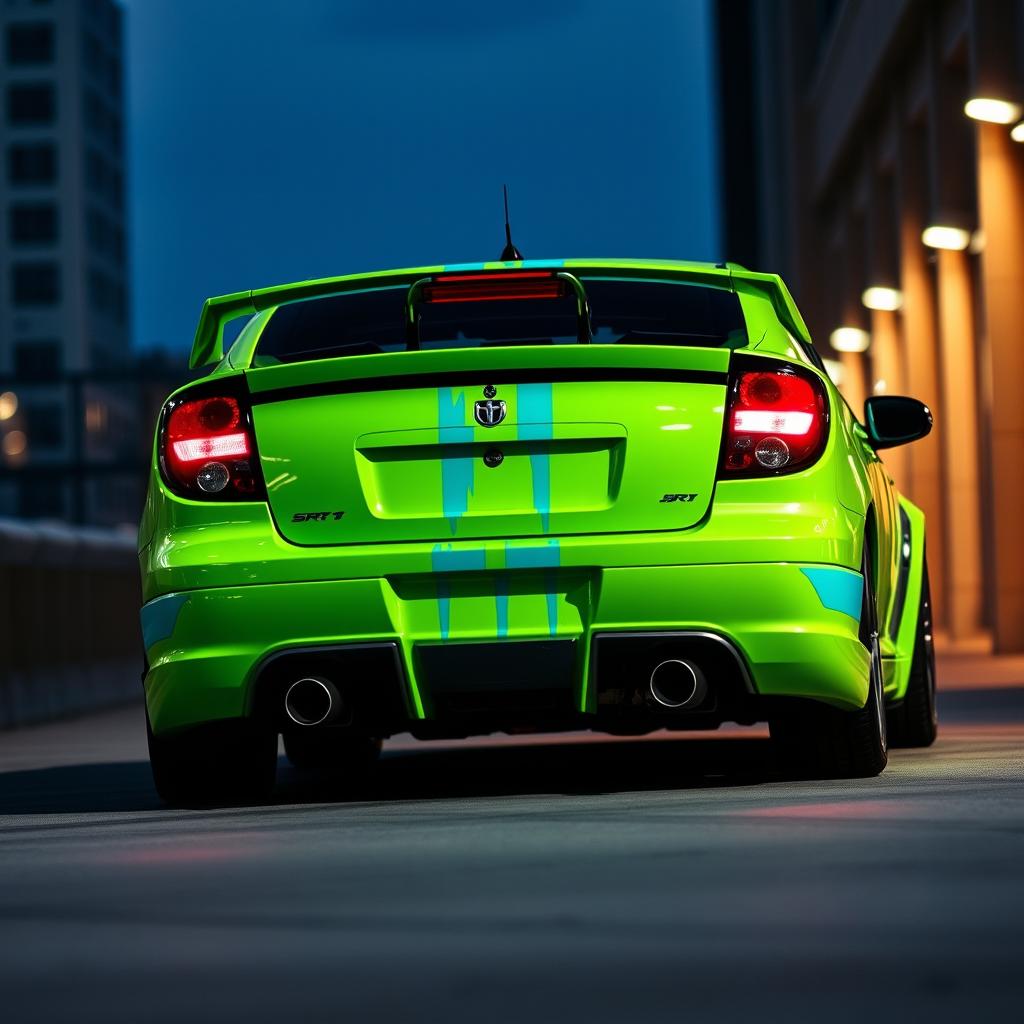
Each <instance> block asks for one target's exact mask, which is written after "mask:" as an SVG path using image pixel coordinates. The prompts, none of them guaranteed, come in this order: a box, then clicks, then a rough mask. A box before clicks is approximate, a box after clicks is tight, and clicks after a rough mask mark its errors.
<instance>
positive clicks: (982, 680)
mask: <svg viewBox="0 0 1024 1024" xmlns="http://www.w3.org/2000/svg"><path fill="white" fill-rule="evenodd" d="M935 660H936V668H937V672H938V688H939V690H942V691H946V692H948V691H950V690H1009V689H1015V688H1018V687H1020V688H1024V654H1003V655H997V654H981V653H968V652H963V651H960V652H958V651H955V650H954V651H940V652H939V653H937V654H936V656H935Z"/></svg>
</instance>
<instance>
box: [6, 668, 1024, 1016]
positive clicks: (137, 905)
mask: <svg viewBox="0 0 1024 1024" xmlns="http://www.w3.org/2000/svg"><path fill="white" fill-rule="evenodd" d="M942 702H943V716H944V723H943V731H942V735H941V738H940V740H939V742H938V743H937V744H936V746H935V747H933V748H931V749H929V750H924V751H896V752H894V753H893V755H892V759H891V761H890V767H889V768H888V770H887V771H886V772H885V773H884V774H883V775H882V776H881V777H880V778H878V779H871V780H859V781H853V782H828V783H792V782H780V781H776V780H775V779H774V778H773V776H772V773H771V768H770V758H769V757H768V751H767V742H766V740H765V739H764V737H763V730H740V729H734V730H730V731H728V732H723V733H721V734H713V735H711V736H688V737H683V738H675V737H669V738H660V737H659V738H651V739H647V740H641V741H636V740H628V741H614V742H609V741H606V740H603V739H599V738H594V737H582V738H578V737H573V738H572V739H567V738H561V737H556V738H546V739H531V740H530V741H521V740H503V741H500V742H496V741H494V740H484V741H477V742H475V743H473V744H432V745H418V746H416V747H415V749H410V748H411V747H412V744H407V743H403V742H401V741H399V742H395V743H393V744H391V745H390V747H389V750H388V752H387V754H386V756H385V759H384V760H383V762H382V764H381V766H380V771H379V773H378V775H377V777H376V781H375V782H374V783H373V784H372V785H371V786H370V787H368V788H366V789H365V790H364V791H363V792H361V793H358V794H352V795H350V796H349V797H348V798H347V799H343V800H328V799H327V795H326V794H324V793H322V792H319V791H317V789H316V788H315V787H313V786H311V785H310V784H309V783H308V781H307V780H304V779H303V778H301V777H300V776H299V775H298V774H296V773H294V772H292V771H290V770H289V769H286V768H282V771H281V774H280V786H279V789H278V793H277V796H276V797H275V803H274V804H273V805H271V806H268V807H260V808H243V809H224V810H209V811H199V812H189V811H170V810H167V809H165V808H162V807H161V806H160V805H159V804H158V802H157V800H156V797H155V795H154V794H153V792H152V788H151V785H150V781H149V776H148V766H147V765H146V763H145V761H144V751H145V740H144V736H143V730H142V720H141V715H140V712H139V710H138V709H128V710H125V711H122V712H117V713H111V714H105V715H101V716H95V717H92V718H83V719H79V720H77V721H74V722H65V723H57V724H53V725H48V726H42V727H38V728H33V729H26V730H22V731H19V732H14V733H9V734H6V735H3V736H2V738H0V1005H2V1007H3V1011H2V1012H3V1018H4V1020H5V1021H10V1022H11V1024H17V1022H21V1021H51V1020H54V1021H57V1020H59V1021H65V1020H66V1021H76V1022H85V1021H131V1022H137V1021H141V1020H146V1021H171V1020H175V1021H178V1020H181V1019H183V1018H184V1019H189V1020H198V1021H203V1020H212V1019H218V1020H224V1019H235V1018H237V1019H240V1020H243V1019H244V1020H246V1021H253V1022H258V1021H271V1020H282V1019H284V1020H298V1021H320V1020H323V1021H338V1020H344V1019H352V1020H358V1021H366V1020H370V1021H376V1020H395V1021H407V1020H439V1021H442V1020H443V1021H453V1020H455V1021H459V1020H474V1021H480V1020H484V1021H522V1020H524V1019H531V1018H532V1019H540V1020H555V1019H558V1020H565V1019H580V1020H586V1021H588V1022H589V1021H604V1020H621V1021H648V1020H652V1021H661V1020H666V1021H667V1020H672V1021H679V1020H680V1019H697V1020H703V1019H712V1020H723V1021H731V1020H741V1019H743V1020H749V1019H750V1018H751V1017H760V1018H764V1019H771V1020H775V1019H794V1018H801V1017H808V1018H810V1017H812V1016H813V1017H815V1018H818V1019H824V1018H827V1019H828V1020H830V1021H846V1020H850V1021H852V1020H863V1019H866V1018H870V1019H872V1020H877V1019H879V1018H881V1019H886V1018H893V1017H896V1016H899V1017H900V1018H902V1019H908V1017H909V1019H918V1018H922V1019H924V1018H928V1019H933V1020H954V1019H957V1020H964V1019H970V1020H986V1019H992V1020H995V1019H1008V1018H1011V1017H1016V1016H1017V1015H1018V1014H1019V1007H1020V1005H1021V998H1022V996H1024V978H1022V975H1021V971H1020V963H1021V962H1022V957H1024V929H1022V915H1024V883H1022V881H1021V872H1022V864H1024V786H1022V785H1021V783H1022V781H1024V779H1022V777H1024V691H1021V690H1012V689H1001V690H996V689H993V688H989V689H984V690H976V691H969V692H963V693H947V694H944V695H943V697H942Z"/></svg>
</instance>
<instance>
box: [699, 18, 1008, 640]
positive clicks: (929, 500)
mask: <svg viewBox="0 0 1024 1024" xmlns="http://www.w3.org/2000/svg"><path fill="white" fill-rule="evenodd" d="M715 16H716V41H717V50H718V61H719V63H718V89H719V97H720V152H721V167H722V175H723V214H722V225H723V227H722V230H723V236H724V237H723V242H724V245H723V249H724V251H725V253H726V255H727V256H728V258H730V259H734V260H736V261H738V262H740V263H743V264H745V265H747V266H750V267H754V268H756V269H759V270H773V271H778V272H780V273H782V274H783V275H784V277H785V278H786V279H787V281H788V283H789V285H790V288H791V289H792V291H793V293H794V295H795V297H796V300H797V302H798V304H799V305H800V307H801V309H802V310H803V312H804V315H805V317H806V319H807V322H808V324H809V325H810V328H811V332H812V334H813V336H814V338H815V341H816V344H817V346H818V348H819V349H820V350H821V352H822V354H823V355H826V356H829V357H831V358H832V359H833V360H835V364H834V367H835V376H836V377H837V378H838V380H839V383H840V386H841V388H842V390H843V392H844V394H845V395H846V397H847V399H848V401H849V402H850V404H851V406H852V407H853V408H854V410H855V411H857V412H858V414H859V413H860V410H861V409H862V407H863V402H864V398H865V397H866V396H867V395H870V394H872V393H876V394H877V393H882V392H890V393H905V394H911V395H914V396H916V397H918V398H920V399H922V400H923V401H925V402H927V403H928V404H929V405H930V406H931V408H932V410H933V412H934V414H935V419H936V427H935V430H934V432H933V434H932V436H931V437H930V438H928V439H926V440H925V441H922V442H919V443H917V444H914V445H911V446H909V447H908V448H906V449H896V450H894V451H891V452H889V453H886V459H885V461H886V465H887V466H890V467H891V472H892V474H893V476H894V478H895V479H896V481H897V483H898V484H899V485H900V487H901V488H902V489H903V490H904V491H905V492H906V493H907V494H908V495H909V496H910V497H911V498H912V499H913V500H914V501H915V502H917V503H918V504H919V505H921V506H922V507H923V508H924V510H925V512H926V513H927V516H928V525H929V536H928V549H929V562H930V567H931V571H932V589H933V591H934V592H935V594H936V610H937V616H938V626H939V631H940V634H943V633H944V634H945V636H946V637H948V638H949V640H952V641H954V642H955V643H958V644H961V645H965V646H972V645H974V646H980V647H985V646H986V645H988V644H991V645H993V646H994V649H995V650H996V651H998V652H1011V651H1016V652H1019V651H1024V529H1022V523H1021V510H1022V508H1024V401H1022V399H1021V386H1022V382H1024V337H1022V331H1021V313H1020V309H1021V301H1022V299H1024V2H1021V0H788V2H785V3H778V2H775V0H717V2H716V4H715Z"/></svg>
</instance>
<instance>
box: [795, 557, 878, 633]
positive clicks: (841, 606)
mask: <svg viewBox="0 0 1024 1024" xmlns="http://www.w3.org/2000/svg"><path fill="white" fill-rule="evenodd" d="M800 571H801V572H802V573H803V574H804V575H805V576H806V577H807V578H808V579H809V580H810V581H811V585H812V586H813V587H814V590H815V593H816V594H817V595H818V600H819V601H821V603H822V604H823V605H824V606H825V607H826V608H830V609H831V610H832V611H834V612H842V613H843V614H844V615H849V616H850V618H851V619H856V620H857V622H860V612H861V604H862V598H863V594H864V577H863V576H861V574H860V573H859V572H853V571H852V570H850V569H827V568H824V567H820V566H816V567H815V568H813V569H801V570H800Z"/></svg>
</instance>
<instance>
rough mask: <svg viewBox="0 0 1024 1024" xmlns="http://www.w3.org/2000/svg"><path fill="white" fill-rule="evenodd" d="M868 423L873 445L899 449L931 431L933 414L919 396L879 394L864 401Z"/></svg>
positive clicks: (865, 421)
mask: <svg viewBox="0 0 1024 1024" xmlns="http://www.w3.org/2000/svg"><path fill="white" fill-rule="evenodd" d="M864 426H865V427H866V428H867V432H868V440H869V441H870V442H871V447H872V448H876V449H877V448H895V447H896V446H897V445H901V444H907V443H908V442H910V441H916V440H918V438H921V437H924V436H925V435H926V434H928V433H930V432H931V429H932V413H931V410H930V409H929V408H928V406H927V405H925V404H924V402H919V401H918V400H917V399H916V398H907V397H906V396H904V395H875V396H873V397H872V398H869V399H868V400H867V401H866V402H865V403H864Z"/></svg>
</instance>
